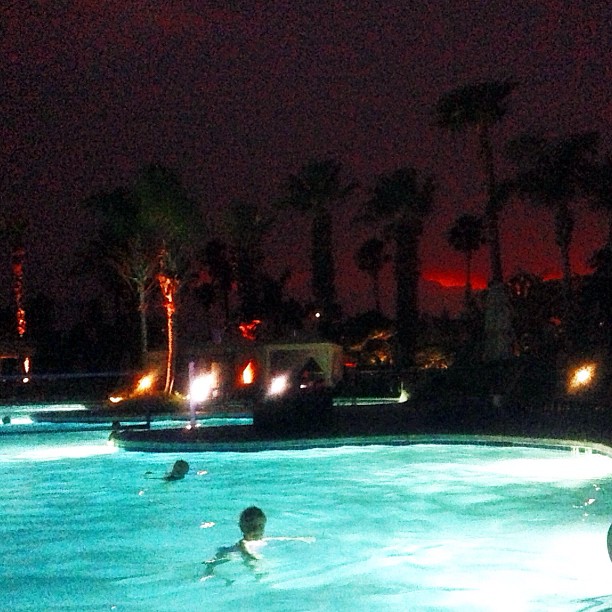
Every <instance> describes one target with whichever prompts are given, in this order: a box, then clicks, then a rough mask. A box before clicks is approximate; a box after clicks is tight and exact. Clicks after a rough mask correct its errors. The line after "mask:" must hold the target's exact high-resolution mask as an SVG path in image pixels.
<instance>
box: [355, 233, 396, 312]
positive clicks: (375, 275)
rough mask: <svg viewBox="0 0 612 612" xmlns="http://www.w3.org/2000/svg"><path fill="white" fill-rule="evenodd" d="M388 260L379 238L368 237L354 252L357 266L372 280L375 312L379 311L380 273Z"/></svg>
mask: <svg viewBox="0 0 612 612" xmlns="http://www.w3.org/2000/svg"><path fill="white" fill-rule="evenodd" d="M388 261H389V256H388V255H387V254H385V243H384V242H383V241H382V240H380V239H379V238H369V239H368V240H366V241H365V242H364V243H363V244H362V245H361V246H360V247H359V248H358V249H357V251H356V253H355V263H356V264H357V267H358V268H359V269H360V270H361V271H362V272H365V273H366V274H367V275H368V276H369V277H370V280H371V281H372V294H373V295H374V305H375V308H376V311H377V312H381V307H380V273H381V272H382V269H383V267H384V265H385V263H387V262H388Z"/></svg>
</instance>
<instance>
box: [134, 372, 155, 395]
mask: <svg viewBox="0 0 612 612" xmlns="http://www.w3.org/2000/svg"><path fill="white" fill-rule="evenodd" d="M154 381H155V375H154V374H145V375H144V376H143V377H142V378H140V380H139V381H138V382H137V383H136V389H134V393H136V394H140V393H146V392H147V391H149V390H150V389H151V387H152V386H153V382H154Z"/></svg>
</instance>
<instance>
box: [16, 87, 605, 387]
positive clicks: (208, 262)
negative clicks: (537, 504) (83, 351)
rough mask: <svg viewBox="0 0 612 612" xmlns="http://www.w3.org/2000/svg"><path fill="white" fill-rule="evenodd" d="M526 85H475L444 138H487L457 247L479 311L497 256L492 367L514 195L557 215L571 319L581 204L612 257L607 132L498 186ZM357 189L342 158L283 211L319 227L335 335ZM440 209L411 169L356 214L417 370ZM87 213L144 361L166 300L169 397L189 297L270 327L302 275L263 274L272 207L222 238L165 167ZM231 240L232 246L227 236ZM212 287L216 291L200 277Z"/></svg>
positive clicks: (453, 232) (542, 152)
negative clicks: (336, 228)
mask: <svg viewBox="0 0 612 612" xmlns="http://www.w3.org/2000/svg"><path fill="white" fill-rule="evenodd" d="M517 86H518V85H517V83H516V82H514V81H511V80H501V81H487V82H482V83H476V84H471V85H466V86H464V87H460V88H458V89H455V90H453V91H450V92H448V93H446V94H444V95H442V96H441V97H440V99H439V100H438V103H437V104H436V107H435V117H436V120H437V123H438V125H439V126H440V127H441V128H442V129H444V130H447V131H448V132H451V133H452V132H457V131H462V130H463V131H466V130H471V131H473V133H474V134H475V135H476V138H477V145H478V153H479V157H480V160H481V163H482V172H483V175H484V177H485V181H484V185H483V189H484V196H485V198H484V201H485V204H484V208H483V211H482V214H480V215H478V214H473V213H468V212H467V211H457V212H458V215H457V218H456V219H455V220H454V222H453V224H452V225H451V227H449V228H448V231H447V239H448V241H449V244H450V245H451V246H452V247H453V248H455V249H457V250H458V251H460V252H462V253H464V254H465V256H466V269H467V282H466V295H465V300H466V308H468V309H469V308H470V307H471V304H472V289H471V259H472V256H473V254H474V253H475V251H476V250H478V249H479V248H480V247H481V246H482V245H484V244H486V245H487V246H488V249H489V260H490V266H489V269H490V277H489V284H488V290H487V301H486V307H485V322H484V329H485V345H484V355H483V356H484V358H485V359H486V360H491V361H497V360H500V359H504V358H507V357H509V356H510V355H511V343H512V334H513V330H512V323H511V313H510V305H509V299H508V294H507V287H506V285H505V284H504V271H503V260H502V251H501V245H500V215H501V213H502V210H503V207H504V204H505V203H506V202H507V201H508V200H509V199H510V198H513V197H521V198H526V199H528V200H529V201H531V202H533V203H534V204H536V205H544V206H546V207H548V208H550V209H551V210H552V211H553V213H554V217H555V230H556V233H555V235H556V241H557V244H558V246H559V249H560V256H561V259H562V264H563V279H564V287H565V292H564V295H565V304H566V314H567V315H568V316H569V314H570V312H571V304H572V295H571V268H570V263H569V249H570V246H571V240H572V232H573V227H574V218H573V211H572V205H573V203H574V202H575V201H576V200H577V199H579V198H586V199H588V200H589V201H590V202H591V203H592V204H593V206H596V207H599V208H600V209H602V210H605V211H607V213H608V214H609V216H610V230H609V236H608V242H607V245H606V246H605V249H607V250H608V251H609V252H612V178H611V176H612V171H611V168H612V164H611V161H610V158H609V157H607V158H605V159H603V160H601V158H600V157H599V154H598V140H597V134H594V133H582V134H573V135H569V136H566V137H564V138H560V139H557V140H550V139H547V138H545V137H543V136H541V135H535V134H530V135H527V136H525V135H523V136H518V137H517V138H516V139H514V140H513V141H511V142H510V143H507V144H506V145H505V146H504V147H503V149H504V151H505V152H506V154H507V156H508V158H509V160H511V161H512V162H513V164H514V168H515V172H514V174H513V175H512V176H511V177H503V178H500V177H499V176H498V171H497V168H496V165H495V159H496V153H497V154H499V152H498V151H497V150H496V147H495V146H494V138H493V135H494V134H493V131H494V130H493V128H494V126H495V125H496V124H497V123H499V122H500V121H502V120H503V118H504V116H505V115H506V113H507V111H508V106H509V101H510V98H511V95H512V94H513V93H514V92H515V90H516V88H517ZM356 190H357V185H356V183H355V182H353V181H351V180H349V179H347V178H346V177H345V176H344V172H343V167H342V165H341V163H340V162H339V161H338V160H335V159H318V160H311V161H309V162H307V163H306V164H305V165H304V166H303V167H302V168H301V169H300V170H299V171H298V172H296V173H295V174H292V175H290V176H289V177H288V179H287V180H286V182H285V184H284V189H283V193H282V194H281V196H280V197H279V198H278V200H276V201H275V205H276V206H287V207H291V208H293V209H295V210H298V211H300V212H301V213H302V214H304V215H307V216H308V217H309V218H310V220H311V239H310V252H311V293H312V300H313V304H314V306H315V307H316V309H317V310H318V311H319V312H320V313H321V315H322V317H321V330H322V331H323V333H325V332H326V331H329V329H330V325H331V324H333V322H334V321H337V320H338V319H339V317H340V314H341V310H340V307H339V304H338V300H337V295H336V288H335V264H334V251H333V222H332V211H333V210H334V208H335V207H337V206H338V205H339V204H340V203H341V202H343V201H345V200H347V199H349V198H354V195H355V192H356ZM434 203H435V181H434V178H433V177H432V176H428V175H423V174H422V173H420V172H419V171H417V170H416V169H414V168H411V167H402V168H398V169H396V170H394V171H391V172H389V173H388V174H384V175H382V176H379V177H378V178H377V179H376V181H375V183H374V186H373V188H372V189H371V190H369V191H368V196H367V197H366V198H364V199H363V202H362V205H361V207H360V208H361V212H360V213H359V214H356V215H355V219H356V220H358V221H360V222H362V223H367V227H368V228H369V229H370V230H372V231H373V233H374V235H373V236H372V237H370V238H368V239H367V240H366V241H365V242H364V243H363V244H362V245H360V246H358V248H357V249H356V253H355V261H356V263H357V266H358V267H359V269H360V270H362V271H363V272H365V273H366V274H368V275H369V276H370V278H371V280H372V288H373V295H374V299H375V304H376V309H377V310H380V309H381V303H380V292H379V277H380V273H381V270H382V268H383V266H384V265H385V264H386V263H387V262H389V261H392V264H393V270H394V276H395V290H396V313H395V324H396V341H397V342H396V347H397V354H396V363H397V364H398V365H400V366H405V365H408V364H409V363H410V362H411V357H412V354H411V352H412V351H413V350H414V347H415V344H416V337H417V332H418V323H419V310H418V281H419V277H420V264H419V257H418V251H419V243H420V239H421V236H422V233H423V229H424V226H425V224H426V221H427V218H428V216H429V215H430V213H431V212H432V210H433V208H434ZM86 206H87V207H88V208H89V209H90V210H91V211H93V212H94V213H95V215H96V218H97V237H96V239H95V240H94V241H93V243H92V244H91V245H90V248H89V250H88V258H89V259H87V258H84V259H83V261H84V262H85V263H87V261H88V260H89V261H92V260H94V261H95V264H96V265H95V269H96V270H97V271H98V272H103V273H104V274H103V280H104V279H106V280H107V281H108V283H109V286H110V284H111V283H115V281H116V280H117V279H119V280H120V281H121V282H122V286H123V287H124V290H126V291H128V292H129V293H130V295H131V296H132V299H133V301H134V303H135V304H136V308H137V311H138V313H139V321H140V323H139V328H140V351H139V352H140V355H141V358H142V359H144V358H145V356H146V354H147V351H148V337H147V329H148V325H147V312H148V308H149V304H150V301H151V299H152V295H153V294H154V293H155V294H156V295H157V296H159V295H161V298H162V299H161V302H162V305H163V308H164V312H165V314H166V323H167V336H168V366H167V372H166V384H165V388H166V391H169V390H170V389H171V388H172V384H173V359H174V339H173V336H174V334H173V330H174V318H175V315H176V312H177V307H178V302H179V295H180V293H181V291H182V290H183V288H184V287H186V286H191V287H193V286H197V288H198V290H199V291H200V294H201V295H202V296H205V299H206V300H208V302H209V303H210V302H211V301H213V300H217V301H219V302H221V303H222V304H223V309H224V311H225V316H226V319H227V320H228V321H229V320H230V319H231V318H232V317H233V316H234V315H235V316H236V317H237V318H238V319H240V320H242V321H245V320H246V321H249V320H251V319H254V318H260V317H265V315H266V305H269V304H270V303H271V302H270V300H272V301H273V302H274V304H276V305H277V306H278V304H280V303H281V302H282V289H283V285H284V282H285V281H286V280H287V277H288V274H289V273H288V272H287V273H285V274H284V275H283V276H282V277H281V279H276V280H275V279H271V278H270V277H269V276H267V275H266V274H265V273H264V272H263V268H264V259H265V253H264V248H263V244H264V242H265V240H266V236H267V235H268V233H269V232H270V231H271V229H272V228H273V225H274V215H273V214H271V213H273V212H274V210H273V208H274V207H270V210H264V209H262V208H261V207H259V206H257V205H255V204H253V203H252V202H233V203H231V204H230V205H228V206H227V208H226V210H225V214H224V215H223V218H222V220H221V225H220V226H219V227H217V228H216V230H217V231H213V228H212V225H211V223H210V222H209V221H208V222H205V221H204V218H203V215H202V211H201V210H199V207H198V206H197V204H196V203H195V202H194V201H193V200H192V199H191V198H190V197H189V196H188V194H187V192H186V190H185V189H184V187H183V185H182V184H181V181H180V179H179V177H178V176H177V174H176V173H174V172H173V171H171V170H169V169H167V168H164V167H162V166H155V165H152V166H147V167H145V168H143V169H142V170H141V172H140V173H139V174H138V176H137V177H136V179H135V181H134V183H133V185H131V186H130V187H129V188H127V189H125V188H119V189H116V190H114V191H111V192H106V193H101V194H96V195H94V196H92V197H91V198H89V199H88V200H87V201H86ZM15 235H19V234H15ZM220 235H223V236H224V237H225V239H224V240H221V239H219V236H220ZM17 242H20V241H17ZM388 247H390V248H388ZM605 249H604V250H603V251H602V252H604V251H605ZM87 267H88V269H90V270H91V269H92V268H91V266H87ZM202 269H205V271H206V274H204V275H203V274H202ZM204 277H206V279H207V281H206V282H203V281H202V280H201V279H202V278H204ZM194 279H195V281H194ZM197 279H200V282H199V283H198V282H197ZM15 282H17V280H16V281H15ZM16 287H17V285H16ZM234 290H236V292H237V294H238V296H239V304H240V306H239V308H238V311H237V312H234V313H232V312H231V310H232V309H231V307H230V300H229V296H230V294H231V293H232V292H233V291H234ZM18 293H19V292H18V291H17V293H16V297H17V296H18ZM264 294H265V296H264ZM270 296H273V297H272V298H271V297H270ZM158 299H159V297H158ZM18 308H22V305H21V306H18ZM20 312H23V311H22V310H21V311H20ZM237 322H239V321H237Z"/></svg>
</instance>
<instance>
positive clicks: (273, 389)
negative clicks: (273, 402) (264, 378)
mask: <svg viewBox="0 0 612 612" xmlns="http://www.w3.org/2000/svg"><path fill="white" fill-rule="evenodd" d="M288 387H289V378H288V376H287V375H286V374H281V375H280V376H274V378H272V380H271V381H270V387H269V388H268V393H269V395H282V394H283V393H284V392H285V391H286V390H287V388H288Z"/></svg>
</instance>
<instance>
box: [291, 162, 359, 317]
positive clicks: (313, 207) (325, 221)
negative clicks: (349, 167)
mask: <svg viewBox="0 0 612 612" xmlns="http://www.w3.org/2000/svg"><path fill="white" fill-rule="evenodd" d="M341 175H342V165H341V164H340V162H338V161H335V160H333V159H325V160H312V161H309V162H308V163H307V164H306V165H305V166H303V167H302V169H301V170H300V171H299V173H298V174H295V175H291V176H290V177H289V180H288V182H287V185H286V195H285V197H284V203H285V204H287V205H289V206H293V207H295V208H297V209H298V210H300V211H302V212H305V213H308V214H310V215H312V225H311V262H312V292H313V297H314V300H315V302H316V303H317V306H318V307H320V308H322V310H323V313H322V314H323V317H322V318H323V321H324V322H328V321H329V320H330V318H332V316H333V313H334V312H335V311H336V310H337V304H336V287H335V271H334V253H333V230H332V207H333V206H334V205H337V204H338V203H340V202H341V201H343V200H344V199H345V198H346V197H348V195H349V194H350V193H351V192H352V191H353V190H354V189H355V187H356V184H355V183H352V182H351V183H345V182H344V181H343V180H342V176H341Z"/></svg>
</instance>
